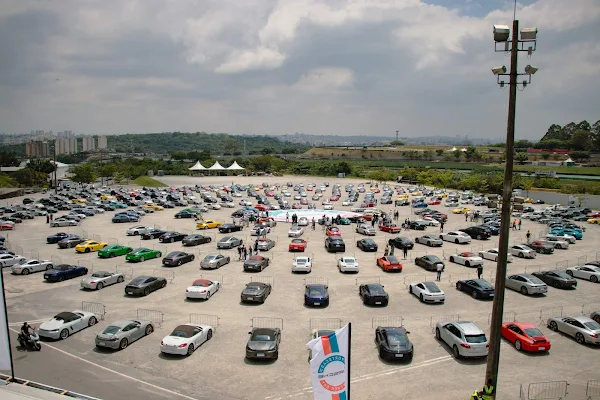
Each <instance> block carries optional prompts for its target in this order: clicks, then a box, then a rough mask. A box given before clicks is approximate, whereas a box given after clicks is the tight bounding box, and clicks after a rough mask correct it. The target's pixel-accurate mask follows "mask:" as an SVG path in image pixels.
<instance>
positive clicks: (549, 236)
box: [546, 233, 577, 244]
mask: <svg viewBox="0 0 600 400" xmlns="http://www.w3.org/2000/svg"><path fill="white" fill-rule="evenodd" d="M546 239H547V240H551V239H559V240H565V241H567V242H569V243H571V244H573V243H575V242H577V239H576V238H575V236H571V235H567V234H566V233H565V234H562V235H555V234H552V233H549V234H547V235H546Z"/></svg>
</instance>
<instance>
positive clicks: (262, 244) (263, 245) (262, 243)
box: [258, 238, 275, 251]
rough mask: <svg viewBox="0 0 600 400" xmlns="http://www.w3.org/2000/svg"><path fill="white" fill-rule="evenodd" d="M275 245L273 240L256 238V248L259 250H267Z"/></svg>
mask: <svg viewBox="0 0 600 400" xmlns="http://www.w3.org/2000/svg"><path fill="white" fill-rule="evenodd" d="M273 247H275V241H274V240H271V239H267V238H261V239H258V249H259V250H260V251H269V250H271V249H272V248H273Z"/></svg>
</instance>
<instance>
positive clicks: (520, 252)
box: [508, 244, 537, 258]
mask: <svg viewBox="0 0 600 400" xmlns="http://www.w3.org/2000/svg"><path fill="white" fill-rule="evenodd" d="M508 252H509V253H510V254H512V255H513V256H516V257H520V258H535V257H536V256H537V254H536V252H535V250H533V249H532V248H531V247H529V246H525V245H524V244H515V245H513V246H510V247H509V248H508Z"/></svg>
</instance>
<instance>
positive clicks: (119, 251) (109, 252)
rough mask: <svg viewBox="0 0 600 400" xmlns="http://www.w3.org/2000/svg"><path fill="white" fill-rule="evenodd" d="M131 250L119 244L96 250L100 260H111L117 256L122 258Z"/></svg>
mask: <svg viewBox="0 0 600 400" xmlns="http://www.w3.org/2000/svg"><path fill="white" fill-rule="evenodd" d="M131 251H133V248H131V247H129V246H121V245H120V244H111V245H108V246H106V247H104V248H102V249H100V250H98V257H100V258H112V257H117V256H124V255H126V254H129V253H131Z"/></svg>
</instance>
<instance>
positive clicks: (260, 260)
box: [244, 256, 270, 272]
mask: <svg viewBox="0 0 600 400" xmlns="http://www.w3.org/2000/svg"><path fill="white" fill-rule="evenodd" d="M269 261H270V260H269V258H268V257H263V256H250V257H248V258H247V259H246V261H244V271H258V272H262V270H263V269H265V268H267V267H268V266H269Z"/></svg>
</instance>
